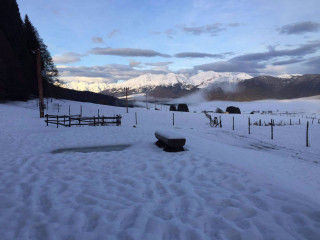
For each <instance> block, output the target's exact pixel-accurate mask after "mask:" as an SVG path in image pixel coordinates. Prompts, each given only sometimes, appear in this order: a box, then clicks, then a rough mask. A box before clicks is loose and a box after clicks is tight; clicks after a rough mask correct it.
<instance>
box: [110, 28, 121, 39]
mask: <svg viewBox="0 0 320 240" xmlns="http://www.w3.org/2000/svg"><path fill="white" fill-rule="evenodd" d="M119 32H120V30H119V29H113V30H112V31H111V32H110V33H109V34H108V38H113V37H114V36H115V35H116V34H117V33H119Z"/></svg>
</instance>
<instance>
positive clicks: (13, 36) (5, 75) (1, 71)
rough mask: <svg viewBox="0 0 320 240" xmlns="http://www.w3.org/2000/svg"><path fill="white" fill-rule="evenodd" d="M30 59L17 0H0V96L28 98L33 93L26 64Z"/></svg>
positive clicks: (13, 98)
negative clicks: (29, 84)
mask: <svg viewBox="0 0 320 240" xmlns="http://www.w3.org/2000/svg"><path fill="white" fill-rule="evenodd" d="M30 59H31V54H30V53H29V52H28V51H27V45H26V41H25V38H24V34H23V22H22V20H21V17H20V12H19V8H18V5H17V2H16V0H1V7H0V99H11V100H25V99H27V98H28V96H29V95H30V88H29V86H28V79H30V74H29V73H30V72H29V70H28V69H27V68H26V65H27V64H28V62H29V61H30Z"/></svg>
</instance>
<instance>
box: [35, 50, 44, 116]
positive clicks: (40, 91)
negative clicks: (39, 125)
mask: <svg viewBox="0 0 320 240" xmlns="http://www.w3.org/2000/svg"><path fill="white" fill-rule="evenodd" d="M37 70H38V89H39V108H40V118H44V103H43V85H42V75H41V59H40V50H39V49H37Z"/></svg>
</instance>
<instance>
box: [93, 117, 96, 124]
mask: <svg viewBox="0 0 320 240" xmlns="http://www.w3.org/2000/svg"><path fill="white" fill-rule="evenodd" d="M93 126H96V117H95V116H93Z"/></svg>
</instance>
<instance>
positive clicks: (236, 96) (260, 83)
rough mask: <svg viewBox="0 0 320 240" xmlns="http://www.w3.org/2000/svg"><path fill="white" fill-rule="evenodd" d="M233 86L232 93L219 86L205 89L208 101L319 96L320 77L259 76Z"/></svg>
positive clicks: (315, 75)
mask: <svg viewBox="0 0 320 240" xmlns="http://www.w3.org/2000/svg"><path fill="white" fill-rule="evenodd" d="M231 85H233V88H234V89H235V90H234V91H231V92H230V91H225V90H224V89H223V88H221V87H219V86H215V87H214V88H210V89H206V93H205V95H206V97H207V99H208V100H235V101H252V100H259V99H268V98H269V99H291V98H300V97H309V96H315V95H319V94H320V75H319V74H308V75H302V76H292V77H291V78H277V77H271V76H259V77H255V78H252V79H248V80H244V81H242V82H239V83H238V84H236V85H235V84H231Z"/></svg>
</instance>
